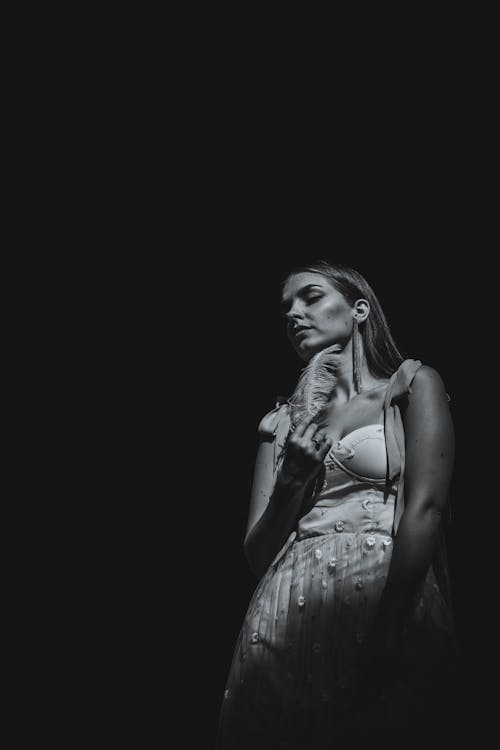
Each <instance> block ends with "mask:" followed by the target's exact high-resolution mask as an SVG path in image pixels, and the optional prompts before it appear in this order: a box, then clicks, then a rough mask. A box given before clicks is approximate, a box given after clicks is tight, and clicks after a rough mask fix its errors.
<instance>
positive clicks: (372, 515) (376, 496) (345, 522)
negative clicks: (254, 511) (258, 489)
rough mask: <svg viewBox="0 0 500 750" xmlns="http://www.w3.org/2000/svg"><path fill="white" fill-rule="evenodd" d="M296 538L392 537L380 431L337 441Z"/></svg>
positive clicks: (368, 429) (369, 428)
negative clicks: (340, 535)
mask: <svg viewBox="0 0 500 750" xmlns="http://www.w3.org/2000/svg"><path fill="white" fill-rule="evenodd" d="M324 465H325V468H324V472H322V473H321V474H320V475H319V477H318V481H317V483H316V487H315V490H314V496H313V499H312V503H311V506H310V508H309V510H307V512H306V513H305V514H304V515H303V516H302V517H301V518H300V520H299V523H298V528H297V536H298V538H305V537H307V536H315V535H317V534H327V533H331V532H335V531H337V532H350V531H351V532H356V533H364V532H371V531H374V532H375V531H376V532H381V533H387V534H388V535H390V534H391V529H392V525H393V520H394V499H395V495H396V489H397V487H396V483H394V484H393V485H391V486H389V491H387V486H386V472H387V451H386V444H385V433H384V426H383V425H382V424H370V425H366V426H364V427H360V428H358V429H356V430H353V431H352V432H350V433H349V434H348V435H346V436H345V437H343V438H342V439H341V440H338V441H337V442H336V443H334V445H333V446H332V448H331V449H330V451H329V453H328V455H327V456H326V458H325V461H324Z"/></svg>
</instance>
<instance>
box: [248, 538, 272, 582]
mask: <svg viewBox="0 0 500 750" xmlns="http://www.w3.org/2000/svg"><path fill="white" fill-rule="evenodd" d="M243 552H244V554H245V559H246V561H247V564H248V567H249V568H250V570H251V572H252V573H253V574H254V575H255V576H256V577H257V578H259V579H260V578H262V576H263V575H264V573H265V572H266V569H267V565H266V564H265V562H264V561H263V560H262V555H261V554H259V545H258V543H257V541H256V539H255V538H254V537H253V536H252V533H251V532H250V533H248V534H247V535H246V537H245V541H244V543H243Z"/></svg>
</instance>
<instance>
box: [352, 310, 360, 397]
mask: <svg viewBox="0 0 500 750" xmlns="http://www.w3.org/2000/svg"><path fill="white" fill-rule="evenodd" d="M352 377H353V380H354V389H355V391H356V393H361V391H362V390H363V385H362V383H361V334H360V332H359V327H358V321H357V320H356V318H354V322H353V324H352Z"/></svg>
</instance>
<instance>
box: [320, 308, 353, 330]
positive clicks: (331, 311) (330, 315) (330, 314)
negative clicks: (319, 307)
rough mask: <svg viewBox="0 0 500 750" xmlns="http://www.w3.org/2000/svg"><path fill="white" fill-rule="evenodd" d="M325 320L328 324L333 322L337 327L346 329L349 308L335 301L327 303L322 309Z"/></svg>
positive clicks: (347, 326)
mask: <svg viewBox="0 0 500 750" xmlns="http://www.w3.org/2000/svg"><path fill="white" fill-rule="evenodd" d="M324 315H325V320H326V321H327V323H328V324H329V325H333V324H335V326H337V328H339V329H342V330H347V329H348V328H349V310H346V308H345V307H344V306H343V305H339V304H337V303H334V304H330V305H328V306H327V307H326V308H325V310H324Z"/></svg>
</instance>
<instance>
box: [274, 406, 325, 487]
mask: <svg viewBox="0 0 500 750" xmlns="http://www.w3.org/2000/svg"><path fill="white" fill-rule="evenodd" d="M313 419H314V415H312V416H311V415H310V416H308V417H305V418H304V419H302V420H300V422H299V423H298V424H297V426H296V428H295V430H294V431H293V432H291V433H290V435H289V437H288V441H287V444H286V448H285V454H284V457H283V464H282V467H281V474H282V475H284V476H285V477H286V478H287V479H292V480H294V481H300V482H303V483H307V482H309V481H310V480H311V479H313V478H314V477H315V476H316V474H318V472H319V470H320V469H321V467H322V466H323V461H324V458H325V456H326V454H327V453H328V451H329V450H330V448H331V447H332V439H331V438H330V437H327V436H326V434H325V432H324V430H322V429H319V428H318V425H317V424H316V423H315V422H313Z"/></svg>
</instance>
